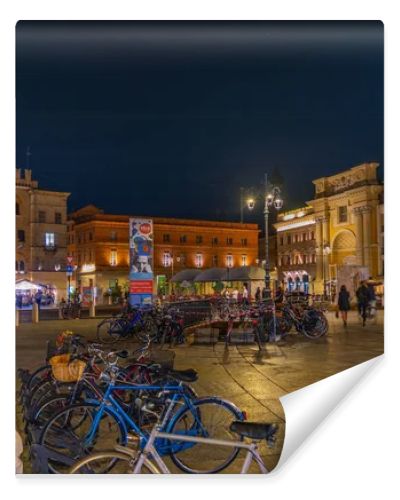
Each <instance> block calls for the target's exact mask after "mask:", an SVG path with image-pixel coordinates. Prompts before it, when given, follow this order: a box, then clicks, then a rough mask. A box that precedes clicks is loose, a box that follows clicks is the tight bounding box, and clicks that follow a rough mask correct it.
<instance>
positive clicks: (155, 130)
mask: <svg viewBox="0 0 400 500" xmlns="http://www.w3.org/2000/svg"><path fill="white" fill-rule="evenodd" d="M16 70H17V73H16V111H17V129H16V139H17V151H16V163H17V166H18V167H21V168H24V167H26V165H27V160H26V154H25V153H26V149H27V147H28V146H29V147H30V150H31V153H32V155H31V156H30V158H29V163H30V167H31V168H32V170H33V175H34V178H36V179H37V180H38V181H39V185H40V187H43V188H50V189H57V190H62V191H70V192H71V193H72V195H71V197H70V203H69V209H70V210H74V209H76V208H79V207H80V206H82V205H84V204H87V203H94V204H96V205H98V206H99V207H102V208H103V209H104V210H105V211H106V212H109V213H124V214H146V215H154V216H175V217H189V218H196V217H198V218H211V219H221V220H238V218H239V193H240V186H246V187H247V186H256V185H259V184H260V183H261V182H262V180H263V174H264V172H268V173H270V174H272V173H273V172H275V176H276V175H277V174H276V172H278V173H279V174H280V175H281V176H282V177H283V179H284V200H285V206H284V208H286V209H290V208H294V207H295V206H297V205H302V204H303V203H304V202H305V201H306V200H309V199H311V198H312V197H313V185H312V184H311V180H312V179H314V178H317V177H320V176H324V175H330V174H334V173H336V172H338V171H340V170H342V169H346V168H348V167H351V166H354V165H356V164H359V163H362V162H364V161H378V162H379V163H381V165H383V26H382V25H381V24H380V23H379V22H362V23H360V22H358V23H357V22H355V23H353V22H348V23H327V22H326V23H301V22H298V23H268V22H248V23H247V22H246V23H232V22H226V23H220V22H215V23H199V22H192V23H189V22H184V23H168V22H162V23H154V22H151V23H150V22H149V23H145V22H138V23H134V22H119V23H117V22H79V23H73V22H25V21H24V22H19V23H18V25H17V28H16ZM381 175H382V174H381ZM260 213H261V212H259V214H260ZM259 219H260V217H259V216H257V215H256V214H253V215H252V216H247V215H246V220H248V221H258V220H259Z"/></svg>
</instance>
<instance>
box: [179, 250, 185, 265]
mask: <svg viewBox="0 0 400 500" xmlns="http://www.w3.org/2000/svg"><path fill="white" fill-rule="evenodd" d="M180 259H181V260H180V264H181V266H186V254H185V253H181V255H180Z"/></svg>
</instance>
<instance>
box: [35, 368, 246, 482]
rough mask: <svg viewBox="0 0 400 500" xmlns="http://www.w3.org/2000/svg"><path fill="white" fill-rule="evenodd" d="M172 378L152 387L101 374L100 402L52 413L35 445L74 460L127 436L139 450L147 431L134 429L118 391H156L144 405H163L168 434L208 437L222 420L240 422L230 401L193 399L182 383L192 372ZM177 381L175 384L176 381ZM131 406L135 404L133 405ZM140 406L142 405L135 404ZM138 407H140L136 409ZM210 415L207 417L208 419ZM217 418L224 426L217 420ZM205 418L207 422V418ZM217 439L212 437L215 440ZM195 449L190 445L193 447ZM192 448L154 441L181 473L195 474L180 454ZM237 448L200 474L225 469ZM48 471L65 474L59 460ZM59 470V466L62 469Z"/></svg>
mask: <svg viewBox="0 0 400 500" xmlns="http://www.w3.org/2000/svg"><path fill="white" fill-rule="evenodd" d="M168 375H170V376H171V377H173V379H172V381H171V382H168V380H167V382H166V383H156V384H151V385H148V384H145V385H142V384H128V383H116V376H117V372H116V371H111V372H110V374H105V376H108V377H109V385H108V387H107V388H106V389H105V392H104V394H103V395H102V397H101V399H100V400H88V401H87V402H84V403H80V404H75V405H71V406H69V407H67V408H64V409H62V410H61V411H59V412H57V413H56V414H54V415H53V416H52V417H51V418H50V420H49V421H48V422H47V424H46V425H45V426H44V427H43V430H42V432H41V435H40V438H39V443H38V444H40V445H45V446H47V447H49V448H51V449H53V450H55V451H58V452H59V453H62V454H64V455H67V456H69V457H71V455H72V458H74V459H78V458H81V457H82V455H86V454H88V453H92V452H93V451H94V449H95V447H96V446H104V444H105V442H106V443H109V442H110V440H111V441H112V442H114V443H115V442H116V443H117V444H120V445H126V444H127V442H128V433H134V434H136V435H137V436H139V441H140V446H141V447H144V446H145V445H146V443H147V441H148V438H149V433H148V432H147V429H146V427H145V426H144V427H141V426H139V425H138V423H137V421H135V420H134V419H133V418H132V416H131V415H129V414H128V412H127V411H126V409H124V407H123V406H122V404H121V403H120V402H119V401H118V399H117V398H116V397H114V396H113V393H115V392H116V391H136V393H137V392H138V391H145V392H146V393H148V392H153V393H155V398H154V400H153V401H151V399H150V400H149V401H148V402H149V403H152V404H153V409H154V407H155V405H160V406H161V407H163V409H162V411H161V416H162V417H161V421H162V429H163V430H165V431H166V432H170V433H174V431H175V432H177V433H179V432H181V433H183V434H185V435H187V434H189V435H193V434H194V435H200V436H207V437H208V436H210V435H213V433H215V432H219V431H220V430H221V429H224V428H225V427H226V426H225V425H224V424H225V423H226V420H228V421H230V422H231V421H232V420H244V418H245V414H244V413H243V412H241V411H240V410H239V409H238V408H237V407H236V406H235V405H234V404H233V403H230V402H229V401H226V400H224V399H221V398H217V397H205V398H200V399H193V397H192V395H191V394H189V393H188V391H187V390H186V388H185V386H184V385H183V382H189V383H190V382H194V381H195V380H197V373H196V372H195V371H194V370H183V371H175V370H170V371H168V372H167V374H166V376H167V377H168ZM177 381H178V382H177ZM134 403H135V401H134ZM139 404H141V403H140V401H139ZM139 409H140V408H139ZM153 409H151V405H150V407H149V406H147V407H144V408H143V411H146V412H147V413H150V414H151V413H153V414H154V415H155V416H157V418H159V414H157V413H155V412H154V411H153ZM209 415H211V416H209ZM218 418H219V419H220V421H222V422H223V423H222V424H221V422H220V421H218ZM208 419H209V420H208ZM214 437H215V436H214ZM192 446H193V445H192ZM192 446H189V445H187V447H186V448H185V449H183V448H182V447H181V446H179V447H176V446H173V445H170V444H168V443H165V442H163V441H158V442H157V443H156V447H157V450H158V452H159V453H160V454H161V455H163V456H164V455H168V456H170V458H171V459H172V461H173V462H174V463H175V465H176V466H177V467H179V468H180V469H181V470H183V471H185V472H193V466H192V465H191V460H192V459H193V454H191V453H189V454H183V453H182V452H183V451H187V450H188V449H189V448H191V447H192ZM238 452H239V449H237V448H235V449H233V451H232V452H231V453H230V454H228V455H227V456H225V455H224V456H223V454H222V453H220V454H219V459H220V463H218V464H214V465H213V468H212V469H211V470H207V471H202V472H210V473H212V472H219V471H220V470H223V469H224V468H226V467H227V466H228V465H229V464H230V463H231V462H232V461H233V460H234V459H235V458H236V456H237V453H238ZM114 465H115V463H114V462H112V461H111V462H110V463H108V464H106V466H104V470H103V472H108V471H110V470H111V469H112V468H113V466H114ZM48 466H49V471H51V472H55V473H59V472H65V469H63V466H62V465H60V462H57V461H49V464H48ZM60 467H61V468H60Z"/></svg>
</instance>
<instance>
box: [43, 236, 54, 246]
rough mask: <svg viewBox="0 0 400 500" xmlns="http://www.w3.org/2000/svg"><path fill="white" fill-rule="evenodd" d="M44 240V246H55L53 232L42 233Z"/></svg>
mask: <svg viewBox="0 0 400 500" xmlns="http://www.w3.org/2000/svg"><path fill="white" fill-rule="evenodd" d="M44 241H45V245H46V247H49V248H51V247H54V246H55V235H54V233H45V235H44Z"/></svg>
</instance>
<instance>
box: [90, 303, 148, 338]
mask: <svg viewBox="0 0 400 500" xmlns="http://www.w3.org/2000/svg"><path fill="white" fill-rule="evenodd" d="M156 333H157V326H156V322H155V319H154V317H153V310H152V309H151V308H135V309H132V310H131V311H129V312H127V313H125V314H122V315H120V316H115V317H113V318H107V319H105V320H103V321H101V322H100V323H99V324H98V325H97V338H98V340H99V342H102V343H103V344H113V343H115V342H117V341H118V340H126V339H127V338H129V337H133V336H136V337H137V339H138V340H139V341H140V342H145V341H146V340H147V338H148V337H149V336H151V335H152V334H154V335H156Z"/></svg>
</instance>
